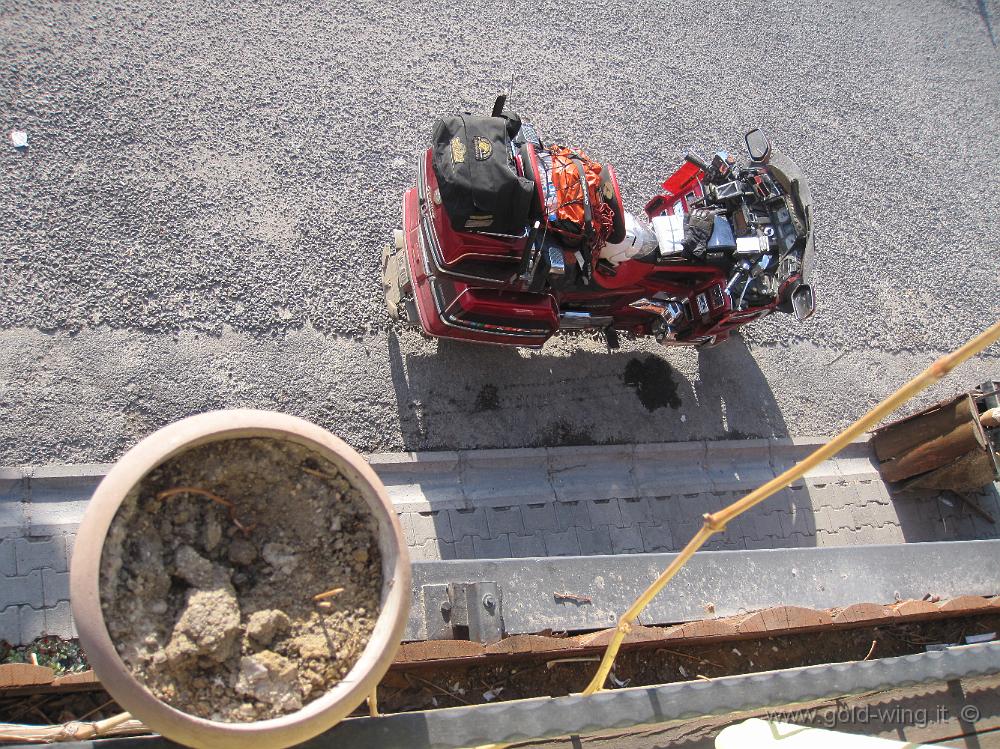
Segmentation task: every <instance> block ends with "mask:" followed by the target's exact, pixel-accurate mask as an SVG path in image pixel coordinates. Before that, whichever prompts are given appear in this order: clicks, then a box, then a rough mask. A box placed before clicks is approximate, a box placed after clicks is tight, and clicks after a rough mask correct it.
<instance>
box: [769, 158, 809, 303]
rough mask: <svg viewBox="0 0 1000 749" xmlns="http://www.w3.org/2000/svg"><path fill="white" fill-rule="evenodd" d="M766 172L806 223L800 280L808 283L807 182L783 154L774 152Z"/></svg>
mask: <svg viewBox="0 0 1000 749" xmlns="http://www.w3.org/2000/svg"><path fill="white" fill-rule="evenodd" d="M767 167H768V170H769V171H770V172H771V173H772V174H773V175H774V178H775V179H777V180H778V182H779V183H780V184H781V186H782V187H783V188H784V189H785V191H787V192H788V194H789V195H791V196H792V198H793V199H794V200H795V202H796V203H797V204H798V206H797V207H798V208H799V210H800V211H801V212H802V216H803V218H804V220H805V222H806V244H805V248H804V249H803V250H802V280H803V281H805V282H806V283H808V282H809V277H810V276H811V275H812V266H813V255H814V253H815V248H814V246H813V222H812V193H811V192H810V191H809V182H808V181H806V178H805V175H803V174H802V170H801V169H799V166H798V164H796V163H795V162H794V161H792V160H791V159H790V158H788V157H787V156H785V154H783V153H780V152H777V151H774V152H772V154H771V158H770V160H769V161H768V164H767Z"/></svg>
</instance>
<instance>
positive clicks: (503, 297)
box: [382, 97, 815, 348]
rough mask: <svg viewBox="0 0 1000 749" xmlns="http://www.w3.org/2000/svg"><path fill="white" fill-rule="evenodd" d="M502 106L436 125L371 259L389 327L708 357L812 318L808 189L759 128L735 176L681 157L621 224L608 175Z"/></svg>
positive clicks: (516, 342)
mask: <svg viewBox="0 0 1000 749" xmlns="http://www.w3.org/2000/svg"><path fill="white" fill-rule="evenodd" d="M503 109H504V97H501V98H500V99H498V100H497V104H496V105H495V106H494V110H493V114H492V116H491V117H474V116H471V115H459V116H453V117H445V118H442V119H440V120H438V122H437V125H436V128H435V140H434V146H433V147H432V148H429V149H428V150H427V151H426V152H425V153H424V154H423V155H422V157H421V159H420V163H419V173H418V178H417V186H416V187H415V188H411V189H409V190H408V191H407V192H406V194H405V196H404V198H403V228H402V230H396V231H395V232H394V235H395V236H394V240H395V241H394V242H393V243H392V244H391V245H389V246H388V247H386V249H385V251H384V252H383V257H382V271H383V287H384V290H385V294H386V304H387V307H388V311H389V315H390V316H391V317H392V318H393V319H395V320H399V321H402V322H404V323H407V324H409V325H412V326H414V327H417V328H419V329H421V330H422V331H423V332H424V333H426V334H428V335H431V336H436V337H440V338H455V339H459V340H464V341H472V342H478V343H493V344H500V345H507V346H527V347H531V348H539V347H541V346H542V345H543V344H544V343H545V341H547V340H548V339H549V338H550V337H551V336H552V335H554V334H555V333H556V332H558V331H561V330H575V331H579V330H598V331H603V333H604V335H605V336H606V337H607V342H608V345H609V347H611V348H614V347H617V345H618V333H619V332H626V333H629V334H632V335H635V336H645V335H652V336H655V338H656V340H657V341H658V342H660V343H662V344H664V345H670V346H679V345H686V346H692V345H693V346H712V345H715V344H718V343H721V342H722V341H725V340H726V339H727V338H728V337H729V334H730V333H731V332H732V331H734V330H736V329H737V328H739V327H740V326H742V325H745V324H747V323H749V322H751V321H753V320H757V319H760V318H762V317H764V316H765V315H769V314H771V313H772V312H775V311H778V312H786V313H791V314H794V315H795V316H796V318H797V319H799V320H804V319H805V318H807V317H808V316H809V315H810V314H812V312H813V310H814V309H815V301H814V297H813V292H812V289H811V287H810V286H809V284H808V283H807V282H806V279H807V278H808V274H809V269H810V265H811V263H812V257H813V236H812V206H811V198H810V194H809V188H808V185H807V183H806V180H805V178H804V177H803V176H802V173H801V171H800V170H799V168H798V167H797V166H796V165H795V164H794V162H792V161H791V160H790V159H788V158H787V157H784V156H783V155H781V154H779V153H777V152H776V151H775V150H774V149H773V148H772V147H771V144H770V143H769V141H768V139H767V138H766V137H765V136H764V134H763V133H762V132H761V131H760V130H752V131H750V132H749V133H747V135H746V138H745V142H746V148H747V152H748V155H749V161H748V163H747V164H746V165H742V164H740V162H739V161H738V160H737V159H736V158H735V157H734V156H733V155H731V154H728V153H726V152H724V151H720V152H719V153H717V154H715V156H714V157H713V158H712V159H711V161H705V160H703V159H701V158H699V157H697V156H695V155H693V154H688V155H687V156H686V157H685V159H684V162H683V163H682V164H681V166H680V167H678V169H677V170H676V171H675V172H674V173H673V174H671V175H670V177H669V178H667V179H666V181H664V182H663V192H662V193H661V194H659V195H656V196H655V197H653V198H652V200H650V201H649V202H648V203H647V204H646V206H645V218H637V217H635V216H632V215H631V214H629V213H628V212H627V211H626V210H625V209H624V207H623V206H622V202H621V195H620V192H619V188H618V179H617V176H616V174H615V171H614V169H613V168H612V167H611V166H610V165H600V164H597V163H596V162H593V161H592V160H590V159H589V158H588V157H587V156H586V154H585V153H583V152H582V151H579V150H576V149H570V148H565V147H562V146H559V145H556V144H548V143H545V142H543V141H542V139H541V138H540V137H539V135H538V131H537V130H536V129H535V128H534V127H533V126H532V125H531V124H530V123H527V122H522V121H521V120H520V119H519V118H518V117H517V115H508V114H505V113H504V111H503Z"/></svg>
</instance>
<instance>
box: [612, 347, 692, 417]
mask: <svg viewBox="0 0 1000 749" xmlns="http://www.w3.org/2000/svg"><path fill="white" fill-rule="evenodd" d="M625 384H626V385H629V386H631V387H634V388H635V392H636V395H638V396H639V401H640V402H641V403H642V405H644V406H645V407H646V410H647V411H655V410H656V409H658V408H663V407H664V406H670V407H671V408H680V406H681V399H680V396H678V395H677V381H676V380H674V370H673V369H672V368H671V366H670V365H669V364H667V363H666V362H665V361H663V359H660V358H659V357H657V356H647V357H646V358H645V359H643V360H641V361H640V360H639V359H630V360H629V363H628V364H626V365H625Z"/></svg>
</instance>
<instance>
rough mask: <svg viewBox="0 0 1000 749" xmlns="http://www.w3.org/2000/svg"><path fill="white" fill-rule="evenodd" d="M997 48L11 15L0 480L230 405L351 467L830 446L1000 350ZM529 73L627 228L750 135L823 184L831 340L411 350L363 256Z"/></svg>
mask: <svg viewBox="0 0 1000 749" xmlns="http://www.w3.org/2000/svg"><path fill="white" fill-rule="evenodd" d="M501 9H502V10H501ZM998 34H1000V3H998V2H997V1H996V0H928V1H927V2H920V3H913V2H909V1H907V0H886V1H884V2H883V1H876V0H868V1H867V2H860V1H859V0H816V1H814V2H802V1H801V0H774V1H771V2H755V3H736V2H729V1H726V0H723V1H722V2H712V3H703V2H692V1H691V0H679V1H678V2H671V3H662V2H645V1H644V0H641V1H640V2H623V0H609V1H608V2H604V3H581V2H571V3H566V4H559V3H553V2H545V1H544V0H517V1H516V6H515V7H514V8H513V10H511V9H510V6H509V5H507V4H494V3H468V2H464V1H459V2H452V3H438V2H433V3H431V2H423V1H418V2H414V3H408V4H407V5H405V6H400V5H398V4H395V3H386V2H376V1H374V0H358V1H357V2H354V3H338V2H333V3H327V2H318V3H302V4H293V3H288V2H279V1H278V0H263V1H261V2H245V3H228V4H219V3H202V2H189V1H184V2H176V3H151V2H142V1H140V0H135V1H131V2H76V3H64V2H41V1H35V2H23V1H22V0H6V1H5V2H4V3H3V4H2V5H0V127H2V129H3V133H2V134H3V139H4V141H3V144H2V145H0V163H2V172H0V173H2V180H0V188H2V189H0V465H3V464H8V465H9V464H18V463H60V462H100V461H109V460H113V459H114V458H115V457H116V456H117V455H119V454H120V453H121V452H122V451H123V450H124V449H126V448H127V447H128V446H129V445H131V444H132V443H134V441H135V440H137V439H138V438H140V437H142V436H143V435H145V434H147V433H148V432H149V431H150V430H152V429H154V428H156V427H158V426H161V425H162V424H164V423H166V422H168V421H171V420H174V419H176V418H179V417H181V416H184V415H187V414H190V413H194V412H197V411H201V410H204V409H209V408H216V407H224V406H237V405H246V406H256V407H265V408H275V409H280V410H283V411H288V412H291V413H295V414H299V415H302V416H305V417H307V418H311V419H313V420H316V421H318V422H319V423H321V424H323V425H325V426H327V427H329V428H331V429H333V430H334V431H336V432H337V433H339V434H340V435H342V436H343V437H344V438H345V439H347V440H348V441H349V442H350V443H352V444H353V445H354V446H356V447H358V448H359V449H361V450H366V451H376V450H398V449H431V448H436V449H445V448H457V447H477V446H491V447H497V446H527V445H538V444H567V443H570V444H572V443H590V442H595V443H596V442H607V441H615V442H618V441H653V440H687V439H717V438H725V437H743V436H772V435H779V436H780V435H786V434H792V435H803V434H817V433H820V434H822V433H829V432H830V431H832V430H834V429H835V428H837V427H839V426H843V425H845V424H846V423H847V422H848V421H850V420H851V419H852V418H854V417H856V416H857V415H859V414H860V413H861V411H862V409H864V408H865V407H866V406H868V405H870V404H872V403H874V402H875V401H876V400H877V399H878V398H880V397H882V396H884V395H885V394H886V393H888V392H889V391H890V390H892V389H893V388H894V387H895V386H896V385H897V384H899V383H900V382H901V381H902V380H904V379H905V378H907V377H908V376H909V375H910V374H912V373H914V372H915V371H917V370H918V369H920V368H923V367H924V366H926V364H927V363H929V362H930V361H931V360H932V359H933V358H934V356H935V355H938V354H940V353H942V352H944V351H945V350H948V349H949V348H951V347H953V346H955V345H957V344H958V343H960V342H961V341H962V340H964V339H965V338H967V337H969V336H970V335H971V334H973V333H974V332H978V331H979V330H981V329H982V328H984V327H985V326H986V325H988V324H989V322H991V321H994V320H996V319H997V318H998V317H1000V301H998V293H997V290H998V285H997V284H998V276H1000V272H998V271H1000V261H998V249H997V247H998V244H997V236H996V235H997V226H998V223H1000V221H998V219H1000V170H998V168H997V167H998V163H1000V159H998V154H1000V128H998V127H997V123H998V122H1000V52H998V48H997V46H996V41H995V37H996V36H997V35H998ZM511 74H513V75H514V76H515V85H514V97H513V104H514V108H515V109H518V110H520V111H521V112H522V113H523V114H524V115H525V116H528V117H530V118H531V119H533V120H534V121H535V122H536V123H537V124H538V125H539V126H540V128H541V129H542V131H543V133H545V134H547V135H548V136H549V137H550V138H553V139H558V140H563V141H566V142H571V143H575V144H579V145H583V146H585V147H586V148H587V149H588V150H589V151H590V152H591V153H592V154H593V155H594V156H595V157H598V158H600V159H601V160H607V161H610V162H612V163H614V164H615V165H616V166H617V168H618V171H619V173H620V174H621V176H622V183H623V184H622V188H623V193H624V195H625V202H626V203H627V204H628V205H629V206H630V207H631V208H632V209H633V210H638V209H639V208H640V207H641V206H642V204H643V203H644V202H645V200H646V198H648V197H649V196H651V195H652V194H653V193H654V191H655V190H656V187H657V185H658V183H659V181H660V180H662V179H663V177H664V176H665V175H667V174H668V173H669V172H670V171H671V170H672V169H673V168H674V167H675V165H676V164H677V163H678V160H679V158H680V156H681V153H682V151H683V150H685V149H687V148H693V149H695V150H697V151H699V152H701V153H708V152H710V150H712V149H713V148H714V147H718V146H723V147H728V148H736V147H738V144H739V142H740V139H741V136H742V133H743V132H744V131H745V130H746V129H749V128H750V127H752V126H755V125H760V126H762V127H764V128H765V129H766V130H767V131H768V132H769V133H770V134H771V136H772V139H773V141H774V142H775V144H776V146H777V147H778V148H780V149H782V150H784V151H786V152H787V153H789V154H790V155H792V156H793V157H794V158H795V159H796V160H797V161H798V162H799V164H800V166H802V167H803V169H804V171H805V172H806V174H807V175H808V176H809V178H810V181H811V186H812V192H813V195H814V199H815V201H816V207H815V212H816V216H817V222H818V233H817V247H818V258H817V272H816V277H815V287H816V289H817V293H818V297H819V310H818V312H817V314H816V315H815V316H814V318H813V319H812V320H810V321H809V322H808V323H806V324H802V325H799V324H796V323H795V322H794V320H792V319H791V318H789V317H786V316H779V317H776V318H773V319H769V320H766V321H764V322H762V323H761V324H758V325H757V326H756V327H754V328H752V329H751V330H749V331H748V332H747V334H746V336H745V338H744V339H743V340H734V341H731V342H730V343H728V344H726V345H725V346H722V347H720V348H718V349H716V350H712V351H708V352H703V353H701V354H698V353H695V352H690V351H677V350H660V349H658V347H657V346H656V345H655V344H653V343H652V342H643V343H627V344H626V345H625V347H624V348H623V349H622V350H621V351H618V352H615V353H613V354H608V353H605V352H604V351H603V348H602V345H601V344H599V343H598V342H596V341H592V340H586V339H563V340H559V341H556V342H553V343H551V344H549V345H548V346H546V348H545V349H544V350H543V351H541V352H518V351H503V350H497V349H493V348H481V347H468V346H462V345H455V344H452V343H448V342H444V343H436V342H432V341H426V340H424V339H422V338H421V337H420V336H419V335H416V334H414V333H412V332H407V331H398V330H395V329H393V328H392V327H391V326H390V325H389V320H388V319H387V317H386V315H385V313H384V308H383V306H382V299H381V292H380V287H379V274H378V266H379V250H380V247H381V245H382V244H383V243H384V242H386V241H387V240H388V238H389V235H390V230H391V229H392V228H393V227H395V226H397V225H398V224H399V222H400V215H399V214H400V197H401V195H402V192H403V190H404V189H405V188H406V187H407V186H408V185H410V184H412V183H413V181H414V177H415V172H416V154H417V153H418V152H419V151H420V150H421V149H423V148H424V147H426V145H427V141H428V138H429V133H430V129H431V125H432V121H433V119H434V117H435V115H436V114H438V113H441V112H446V111H452V110H455V109H470V110H476V111H483V110H485V109H486V108H487V107H488V106H489V102H490V101H491V100H492V97H493V96H494V95H495V93H496V92H497V90H498V88H499V87H500V86H501V85H505V84H502V83H501V82H502V81H504V80H508V79H509V77H510V75H511ZM13 129H20V130H24V131H26V132H27V133H28V138H29V145H28V147H27V148H26V149H15V148H14V147H13V146H12V145H11V141H10V131H11V130H13ZM633 360H638V364H632V371H633V373H635V372H639V374H640V380H641V382H642V385H641V387H644V388H647V391H646V395H648V394H649V392H655V393H663V394H665V397H664V398H663V400H664V401H665V402H666V403H667V405H665V406H663V407H661V408H656V409H655V410H652V411H650V410H648V409H647V408H646V407H645V406H644V405H643V402H642V401H641V400H640V398H639V397H638V396H639V395H642V394H643V393H642V392H638V390H639V389H640V388H637V387H636V385H635V384H634V377H633V378H626V368H627V367H628V366H629V364H630V362H633ZM998 362H1000V352H998V350H997V348H994V349H993V350H992V351H991V352H989V353H988V354H987V355H986V356H985V357H984V358H982V359H980V360H979V361H977V362H975V363H972V364H970V365H968V366H967V367H966V368H964V369H963V370H961V371H960V372H959V373H958V375H957V376H956V377H954V378H953V379H952V380H951V381H950V382H949V383H948V384H947V385H944V386H941V387H939V388H938V389H937V390H936V391H934V392H933V393H930V394H928V395H927V396H926V398H925V399H924V400H925V401H926V400H927V399H929V398H933V397H935V396H937V395H941V394H943V393H947V392H951V391H953V390H955V389H958V388H964V387H968V386H971V385H974V384H976V383H978V382H979V381H981V380H982V379H985V378H987V377H990V376H993V377H997V378H998V379H1000V366H998ZM626 379H628V380H629V382H626ZM630 382H631V383H633V384H629V383H630ZM647 400H648V398H647Z"/></svg>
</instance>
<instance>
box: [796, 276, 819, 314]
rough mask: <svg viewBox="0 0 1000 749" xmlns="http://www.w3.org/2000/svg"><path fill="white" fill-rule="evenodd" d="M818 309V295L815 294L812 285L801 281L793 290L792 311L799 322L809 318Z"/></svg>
mask: <svg viewBox="0 0 1000 749" xmlns="http://www.w3.org/2000/svg"><path fill="white" fill-rule="evenodd" d="M815 311H816V297H815V296H814V295H813V290H812V286H810V285H809V284H807V283H800V284H799V285H798V286H796V287H795V291H793V292H792V312H793V313H795V319H796V320H798V321H799V322H802V321H803V320H806V319H808V318H809V317H810V316H811V315H812V313H813V312H815Z"/></svg>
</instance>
